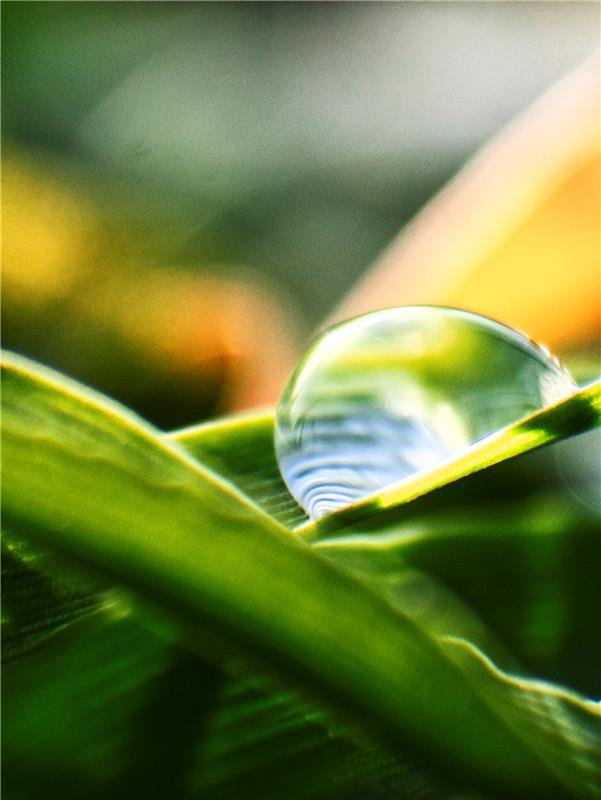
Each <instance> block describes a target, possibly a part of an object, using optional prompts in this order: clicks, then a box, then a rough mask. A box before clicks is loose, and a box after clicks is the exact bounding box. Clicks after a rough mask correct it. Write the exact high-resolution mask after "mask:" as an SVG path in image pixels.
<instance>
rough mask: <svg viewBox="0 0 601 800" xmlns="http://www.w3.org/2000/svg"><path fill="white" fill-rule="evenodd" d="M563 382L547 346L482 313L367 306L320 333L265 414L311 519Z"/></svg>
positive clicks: (527, 407)
mask: <svg viewBox="0 0 601 800" xmlns="http://www.w3.org/2000/svg"><path fill="white" fill-rule="evenodd" d="M575 389H576V384H575V383H574V381H573V380H572V378H571V377H570V376H569V374H568V373H567V372H566V371H565V370H564V369H563V368H562V367H561V366H560V365H559V364H558V363H557V361H555V360H554V359H553V358H552V357H551V356H550V355H549V354H548V353H547V352H545V351H544V350H543V349H542V348H540V347H537V346H536V345H535V344H533V343H532V342H531V341H529V340H528V339H527V338H526V337H525V336H523V335H521V334H519V333H517V332H516V331H514V330H512V329H511V328H507V327H505V326H504V325H500V324H499V323H497V322H493V321H492V320H490V319H487V318H485V317H481V316H478V315H477V314H471V313H469V312H466V311H458V310H455V309H450V308H436V307H433V306H407V307H401V308H392V309H387V310H385V311H376V312H374V313H372V314H366V315H364V316H362V317H356V318H355V319H352V320H349V321H348V322H344V323H342V324H340V325H337V326H336V327H334V328H331V329H330V330H328V331H326V332H325V333H324V334H323V335H322V336H321V337H320V338H319V339H318V340H317V341H316V342H315V343H314V344H313V346H312V347H311V348H310V349H309V351H308V353H307V354H306V355H305V357H304V358H303V360H302V361H301V362H300V364H299V365H298V367H297V368H296V370H295V372H294V373H293V375H292V377H291V378H290V380H289V382H288V384H287V386H286V388H285V390H284V393H283V395H282V398H281V400H280V403H279V405H278V409H277V414H276V431H275V447H276V453H277V458H278V463H279V466H280V470H281V472H282V475H283V477H284V480H285V481H286V484H287V486H288V488H289V489H290V492H291V493H292V495H293V496H294V497H295V498H296V500H297V501H298V502H299V503H300V505H301V506H302V507H303V508H304V509H305V511H306V512H307V514H309V516H310V517H312V518H313V519H319V518H320V517H323V516H325V515H326V514H329V513H331V512H332V511H336V510H338V509H340V508H344V507H345V506H348V505H351V504H352V503H354V502H356V501H357V500H359V499H361V498H363V497H365V496H366V495H369V494H371V493H372V492H376V491H378V490H379V489H381V488H383V487H384V486H386V485H388V484H389V483H392V482H394V481H398V480H400V479H402V478H405V477H407V476H408V475H411V474H412V473H415V472H418V471H419V470H423V469H427V468H429V467H432V466H433V465H434V464H437V463H439V462H441V461H444V460H446V459H448V458H449V457H451V456H453V455H455V454H456V453H457V452H458V451H459V450H461V449H463V448H464V447H466V446H467V445H469V444H471V443H473V442H475V441H477V440H478V439H482V438H483V437H485V436H487V435H488V434H490V433H493V432H494V431H497V430H499V429H500V428H503V427H505V426H506V425H509V424H510V423H513V422H516V421H517V420H519V419H521V418H522V417H524V416H526V415H528V414H531V413H532V412H534V411H536V410H538V409H540V408H542V407H543V406H546V405H549V404H550V403H554V402H557V401H558V400H560V399H562V398H564V397H566V396H568V395H569V394H571V393H572V392H573V391H574V390H575Z"/></svg>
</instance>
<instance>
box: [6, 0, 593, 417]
mask: <svg viewBox="0 0 601 800" xmlns="http://www.w3.org/2000/svg"><path fill="white" fill-rule="evenodd" d="M598 44H599V6H598V5H597V4H596V3H573V2H566V3H564V2H554V3H549V2H542V3H530V2H521V3H510V2H508V3H501V2H495V3H489V2H482V3H478V2H470V3H459V2H454V3H428V2H419V3H418V2H415V3H412V2H399V3H381V4H380V3H345V2H340V3H253V2H248V3H178V2H151V3H145V2H135V3H133V2H132V3H129V2H119V3H109V2H106V3H104V2H99V3H97V2H82V3H78V2H69V3H55V2H41V3H35V2H4V3H3V4H2V47H3V63H2V87H3V97H2V138H3V174H2V189H3V192H2V205H3V285H4V292H3V306H4V309H3V341H4V346H5V347H7V348H9V349H13V350H16V351H18V352H20V353H24V354H26V355H29V356H31V357H33V358H35V359H37V360H39V361H42V362H44V363H47V364H50V365H52V366H54V367H57V368H59V369H61V370H63V371H64V372H66V373H68V374H70V375H73V376H75V377H77V378H78V379H80V380H83V381H85V382H86V383H88V384H90V385H92V386H95V387H97V388H99V389H101V390H102V391H104V392H106V393H108V394H110V395H112V396H114V397H116V398H117V399H119V400H121V401H123V402H125V403H127V404H129V405H131V406H133V407H134V408H135V409H136V410H137V411H139V412H140V413H141V414H143V415H144V416H145V417H147V418H149V419H151V420H152V421H153V422H155V423H156V424H158V425H159V426H162V427H164V428H173V427H177V426H181V425H186V424H189V423H192V422H196V421H200V420H202V419H205V418H208V417H210V416H213V415H215V414H219V413H224V412H226V411H230V410H233V409H241V408H249V407H253V406H257V405H261V404H264V403H270V402H273V401H274V400H276V399H277V397H278V393H279V391H280V389H281V386H282V384H283V381H284V380H285V378H286V375H287V374H288V372H289V370H290V368H291V367H292V366H293V365H294V362H295V360H296V359H297V358H298V355H299V354H300V353H301V352H302V351H303V350H304V348H305V347H306V343H307V341H308V339H309V337H310V336H311V335H312V333H313V332H314V331H315V329H316V327H318V326H319V325H321V324H322V323H323V321H324V320H325V319H337V318H342V317H345V316H348V315H350V314H352V313H358V312H361V311H366V310H369V309H371V308H375V307H378V306H382V305H391V304H397V303H402V302H437V303H448V304H453V305H461V306H464V307H469V308H473V309H475V310H480V311H483V312H484V313H489V314H491V315H493V316H497V317H499V318H501V320H502V321H505V322H508V323H510V324H514V325H516V326H518V327H520V328H522V329H524V330H526V331H527V332H528V333H529V334H530V335H532V336H534V337H535V338H540V339H542V340H544V341H545V342H546V343H548V344H550V345H551V346H552V347H555V348H556V349H558V350H559V352H560V353H561V354H562V355H565V357H566V358H568V359H569V360H571V362H572V363H573V364H575V365H576V366H575V368H576V369H578V364H579V363H581V362H584V361H586V363H587V364H590V354H591V352H593V353H594V352H597V351H595V346H596V345H595V342H596V341H597V336H598V328H599V299H600V294H601V287H600V286H599V167H598V148H599V87H598V83H599V77H598V75H599V71H598V63H597V62H596V58H597V56H595V50H596V48H598ZM583 63H584V64H585V66H584V67H582V66H581V65H582V64H583ZM587 64H588V66H587ZM574 70H575V72H574ZM565 76H568V77H567V78H566V77H565ZM550 87H554V88H551V89H550ZM549 89H550V91H549V92H547V90H549ZM545 93H546V94H545ZM541 96H542V100H539V98H540V97H541ZM533 104H534V106H533ZM520 115H522V116H520ZM516 117H517V121H515V122H512V120H514V118H516ZM510 123H511V124H510ZM508 125H509V128H506V126H508ZM500 131H504V132H502V133H501V134H500V135H499V132H500ZM491 141H492V144H489V145H487V143H489V142H491ZM485 145H487V146H486V147H485V149H484V151H481V148H483V146H485ZM477 153H480V155H477V157H476V159H475V160H472V158H473V157H474V155H475V154H477ZM467 162H469V166H468V167H467V170H465V171H463V172H461V174H460V176H459V178H458V179H457V180H455V181H454V182H452V183H451V184H450V186H449V187H448V188H446V189H445V190H444V191H443V193H442V194H440V195H438V196H437V197H436V199H435V200H434V201H433V202H431V203H429V204H428V201H429V200H430V198H432V197H435V196H436V195H437V193H438V192H439V190H440V189H441V187H443V186H445V184H447V182H448V181H449V179H451V178H452V177H453V176H454V175H455V174H456V173H457V172H458V171H460V170H461V168H462V167H463V166H464V165H465V164H466V163H467ZM424 206H426V208H425V210H424V211H423V212H422V213H420V214H418V212H419V211H420V209H422V208H423V207H424ZM416 214H417V215H418V216H417V218H416V221H415V222H412V223H411V224H410V225H409V226H408V227H407V228H405V226H406V224H407V223H408V222H409V220H412V219H413V218H415V215H416ZM403 229H404V232H403V233H402V234H401V236H400V239H398V240H395V237H397V234H398V233H399V231H401V230H403ZM391 242H394V244H393V245H392V247H391V248H389V245H390V243H391ZM387 248H388V249H387ZM383 252H384V256H381V254H382V253H383ZM374 265H375V266H374ZM357 287H358V288H357ZM349 292H350V294H349ZM586 369H589V367H587V368H586ZM584 371H586V370H584Z"/></svg>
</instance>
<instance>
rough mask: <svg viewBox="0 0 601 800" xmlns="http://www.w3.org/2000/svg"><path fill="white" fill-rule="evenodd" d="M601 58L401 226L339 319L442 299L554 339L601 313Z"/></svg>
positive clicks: (586, 336) (573, 334)
mask: <svg viewBox="0 0 601 800" xmlns="http://www.w3.org/2000/svg"><path fill="white" fill-rule="evenodd" d="M599 122H600V109H599V63H598V59H597V58H595V59H594V60H593V61H591V62H588V63H587V64H585V65H584V66H582V67H580V68H579V69H578V70H576V71H575V72H574V73H572V74H570V75H568V76H567V77H566V78H564V79H563V80H562V81H561V82H560V83H558V84H557V85H556V86H554V87H553V88H552V89H551V90H550V91H548V92H547V93H546V94H545V95H544V96H543V97H542V98H541V99H540V100H539V101H538V102H537V103H536V104H535V105H533V106H532V107H531V108H530V109H529V110H528V111H527V112H526V113H525V114H523V115H522V116H520V117H519V118H518V119H516V120H515V121H514V122H513V123H512V124H511V125H510V126H509V127H508V128H507V129H506V130H504V131H503V132H502V133H501V134H500V135H499V136H498V137H497V138H495V139H494V140H493V141H492V142H491V143H490V144H489V145H488V146H487V147H485V148H484V149H483V150H482V151H481V152H480V153H479V154H478V155H477V156H476V157H475V158H474V159H473V160H472V161H471V162H470V163H469V164H468V165H467V166H466V167H465V168H464V169H463V170H462V172H460V173H459V175H458V176H457V177H456V178H455V179H454V180H453V181H452V182H451V183H450V184H449V185H448V186H447V187H446V188H445V189H443V190H442V191H441V192H440V193H439V194H438V195H437V196H436V197H435V198H434V199H433V200H432V201H431V202H430V203H429V204H428V205H427V206H426V207H425V208H424V209H423V211H422V212H421V213H420V214H419V215H418V216H417V217H416V218H415V220H414V221H413V222H412V223H410V224H409V225H408V226H407V228H406V229H405V230H404V231H403V232H402V233H401V234H400V235H399V237H398V238H397V240H396V241H394V242H393V244H392V245H391V246H390V248H389V249H388V250H387V251H386V252H385V253H384V254H383V256H382V257H381V258H380V260H379V261H377V262H376V264H375V265H374V266H373V268H372V269H371V270H370V271H369V272H368V273H367V275H366V277H365V278H364V279H363V280H362V281H361V282H360V283H359V285H358V287H357V288H356V289H355V290H354V291H353V292H352V293H351V294H350V296H349V297H348V298H347V299H346V300H345V301H344V302H343V303H342V305H341V306H340V307H339V308H338V309H337V310H336V312H335V314H334V316H333V318H332V321H338V320H341V319H346V318H348V317H349V316H353V315H355V314H360V313H363V312H367V311H372V310H374V309H377V308H383V307H387V306H393V305H406V304H421V303H426V304H428V303H432V304H440V305H450V306H457V307H460V308H466V309H470V310H472V311H476V312H479V313H482V314H486V315H488V316H491V317H493V318H496V319H498V320H500V321H501V322H504V323H506V324H508V325H511V326H513V327H515V328H518V329H520V330H523V331H524V332H526V333H527V334H528V335H529V336H531V337H532V338H534V339H536V340H538V341H541V342H544V343H546V344H548V345H549V346H550V347H552V348H556V349H558V350H565V349H568V348H572V347H575V346H578V345H582V344H587V343H591V342H592V341H594V340H595V339H596V338H597V336H598V333H599V326H600V322H601V271H600V270H601V267H600V246H601V242H600V238H599V236H600V216H599V215H600V207H599V195H600V160H599V149H600V139H599Z"/></svg>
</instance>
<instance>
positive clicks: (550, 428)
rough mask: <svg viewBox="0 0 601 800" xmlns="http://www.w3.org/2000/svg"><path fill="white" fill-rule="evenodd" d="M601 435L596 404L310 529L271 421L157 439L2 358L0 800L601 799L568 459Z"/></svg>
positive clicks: (587, 581) (588, 602)
mask: <svg viewBox="0 0 601 800" xmlns="http://www.w3.org/2000/svg"><path fill="white" fill-rule="evenodd" d="M600 421H601V387H600V384H599V383H596V384H592V385H589V386H588V387H585V388H583V389H580V390H579V391H578V392H577V393H575V394H574V395H573V396H572V397H570V398H569V399H568V400H565V401H562V402H561V403H558V404H557V405H555V406H552V407H549V408H547V409H543V410H542V411H540V412H538V413H536V414H534V415H532V416H531V417H528V418H526V419H525V420H522V421H521V422H519V423H516V424H515V425H513V426H511V427H510V428H507V429H504V430H503V431H500V432H499V433H498V434H496V435H495V436H493V437H491V438H488V439H486V440H485V441H482V442H480V443H477V444H475V445H473V446H472V447H471V448H470V449H469V450H468V451H467V452H465V453H464V454H462V455H460V456H458V457H457V458H456V459H455V460H453V461H452V462H450V463H448V464H446V465H444V466H442V467H440V468H436V469H433V470H431V471H429V472H427V473H424V474H423V475H419V476H416V477H415V478H414V479H412V480H410V481H405V482H403V483H402V484H398V485H393V486H391V487H387V488H386V489H385V490H383V491H382V492H381V493H379V494H378V495H376V496H373V497H371V498H368V499H367V500H365V501H362V502H361V503H358V504H357V505H356V506H353V507H352V508H349V509H346V510H342V511H340V512H337V513H336V514H333V515H331V516H330V517H328V518H326V519H324V520H323V521H321V522H319V523H313V522H310V521H308V520H306V518H305V517H304V515H303V512H302V511H301V510H300V509H299V508H298V507H297V506H296V504H295V502H294V500H293V499H292V498H291V496H290V495H289V493H288V492H287V490H286V488H285V486H284V484H283V483H282V480H281V478H280V476H279V472H278V469H277V464H276V462H275V457H274V453H273V446H272V427H273V417H272V415H271V413H268V412H267V413H263V414H259V415H246V416H239V417H232V418H229V419H225V420H222V421H218V422H215V423H210V424H205V425H201V426H198V427H197V428H191V429H186V430H184V431H181V432H175V433H173V434H163V433H162V432H160V431H159V430H158V429H155V428H153V427H151V426H150V425H148V424H147V423H145V422H144V421H142V420H141V419H139V418H137V417H136V416H135V415H134V414H133V413H131V412H130V411H128V410H127V409H125V408H123V407H121V406H119V405H117V404H115V403H113V402H111V401H110V400H108V399H107V398H105V397H103V396H101V395H98V394H96V393H94V392H92V391H91V390H88V389H86V388H85V387H83V386H81V385H78V384H76V383H74V382H72V381H70V380H68V379H67V378H64V377H63V376H61V375H59V374H57V373H54V372H51V371H49V370H47V369H45V368H42V367H40V366H38V365H35V364H33V363H31V362H28V361H26V360H24V359H22V358H20V357H17V356H13V355H7V356H6V357H5V366H4V381H3V474H4V483H3V511H4V527H5V535H4V552H5V555H4V560H3V573H4V589H5V599H4V616H3V625H4V654H5V658H6V660H7V663H6V664H5V667H4V763H5V774H4V786H5V791H6V792H7V795H6V796H7V797H10V798H29V797H39V796H41V795H42V794H43V795H44V796H46V797H57V798H58V797H60V798H70V797H73V798H75V797H118V796H123V797H126V796H127V797H131V796H140V797H174V798H179V797H181V798H188V797H189V798H194V797H203V798H205V797H208V798H247V797H248V798H254V797H257V798H259V797H260V798H309V797H315V798H337V797H340V798H371V797H373V798H380V797H381V798H389V797H390V798H391V797H415V798H456V800H459V798H460V797H462V798H465V797H468V796H469V797H470V798H485V797H490V798H494V797H498V798H501V797H508V796H521V797H527V798H532V797H541V798H548V797H583V798H586V797H595V796H598V795H599V793H600V792H601V767H600V763H599V761H600V759H599V745H600V741H599V732H600V726H601V718H600V716H599V706H598V704H597V703H595V702H594V701H593V700H592V699H591V698H592V697H593V696H594V695H595V694H598V692H599V685H598V678H599V674H600V673H599V669H598V668H599V666H600V664H599V652H598V650H595V642H594V637H593V636H592V626H593V624H594V618H595V614H596V609H597V608H598V606H599V604H600V601H601V598H600V597H599V586H598V581H597V579H596V575H595V573H596V572H597V569H596V567H597V566H598V564H599V555H600V552H599V535H598V534H599V529H598V524H599V520H598V514H597V513H596V512H595V510H594V508H593V506H592V505H591V504H590V503H588V502H587V500H586V497H587V496H588V495H586V491H588V487H587V486H586V485H585V484H584V483H582V481H581V480H580V479H577V480H576V482H575V483H574V481H571V479H570V480H566V478H565V474H560V473H559V472H558V469H557V464H558V462H559V463H561V462H562V461H564V460H569V459H568V456H569V453H568V452H567V450H566V448H570V447H573V446H574V443H575V447H576V448H580V449H582V448H584V447H588V446H594V445H590V444H588V443H587V442H588V439H587V437H590V436H591V434H590V433H587V432H589V431H591V430H592V429H593V428H594V427H596V426H598V425H599V423H600ZM577 434H584V435H583V436H577V438H575V439H569V440H568V437H572V436H576V435H577ZM564 439H565V440H568V441H566V442H561V441H560V440H564ZM541 445H552V447H548V448H545V449H543V450H539V449H538V448H540V447H541ZM562 448H563V449H562ZM583 498H584V499H583Z"/></svg>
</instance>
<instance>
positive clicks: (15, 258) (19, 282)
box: [2, 153, 96, 305]
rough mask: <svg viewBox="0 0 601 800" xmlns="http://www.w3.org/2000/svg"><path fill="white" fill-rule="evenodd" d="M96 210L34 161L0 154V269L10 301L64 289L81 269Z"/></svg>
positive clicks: (31, 301)
mask: <svg viewBox="0 0 601 800" xmlns="http://www.w3.org/2000/svg"><path fill="white" fill-rule="evenodd" d="M95 227H96V222H95V211H94V209H93V208H92V207H91V206H89V205H88V204H86V203H85V202H84V201H83V200H82V199H81V198H80V197H75V196H74V195H73V193H72V192H71V191H69V190H68V189H66V188H65V187H64V186H63V185H61V183H60V182H58V181H56V180H55V179H54V178H53V177H52V175H51V174H50V172H48V171H46V170H44V169H43V168H42V167H41V166H40V165H39V164H38V165H35V166H30V165H29V164H28V163H27V162H26V161H25V160H23V159H19V158H16V157H14V156H13V155H11V154H10V153H9V154H6V153H5V154H4V155H3V158H2V273H3V282H4V288H5V290H6V291H7V292H8V294H9V296H10V297H11V299H12V300H14V301H16V302H20V303H26V304H28V305H37V304H38V303H44V302H48V301H52V300H58V299H61V298H63V297H65V296H66V295H68V294H69V292H70V291H71V288H72V286H73V285H74V283H75V282H76V281H77V280H78V279H79V278H80V276H81V275H82V273H83V272H84V271H85V268H86V264H87V260H88V258H87V250H88V243H89V240H90V238H91V237H92V236H94V235H95Z"/></svg>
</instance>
